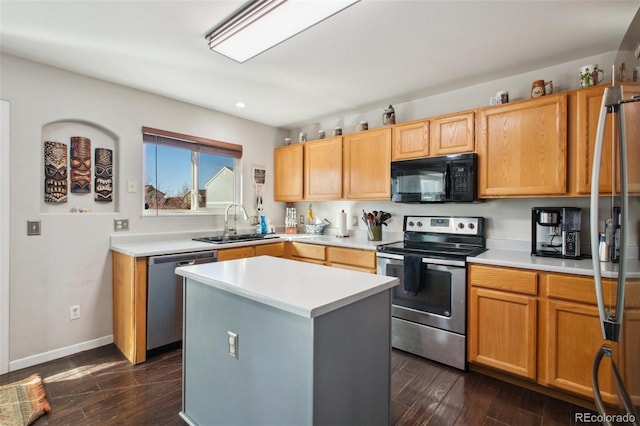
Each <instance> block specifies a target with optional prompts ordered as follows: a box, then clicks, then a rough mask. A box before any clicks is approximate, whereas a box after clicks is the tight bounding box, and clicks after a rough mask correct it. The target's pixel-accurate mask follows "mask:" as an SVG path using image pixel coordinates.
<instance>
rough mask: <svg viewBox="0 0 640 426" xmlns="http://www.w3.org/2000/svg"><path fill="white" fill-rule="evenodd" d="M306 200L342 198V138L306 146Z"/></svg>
mask: <svg viewBox="0 0 640 426" xmlns="http://www.w3.org/2000/svg"><path fill="white" fill-rule="evenodd" d="M304 198H305V200H335V199H340V198H342V137H335V138H329V139H322V140H319V141H315V142H308V143H305V144H304Z"/></svg>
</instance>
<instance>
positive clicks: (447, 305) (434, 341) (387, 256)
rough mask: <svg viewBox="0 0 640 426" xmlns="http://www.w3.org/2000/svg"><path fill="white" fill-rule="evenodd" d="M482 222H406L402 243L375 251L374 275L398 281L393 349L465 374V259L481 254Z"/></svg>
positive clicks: (414, 218)
mask: <svg viewBox="0 0 640 426" xmlns="http://www.w3.org/2000/svg"><path fill="white" fill-rule="evenodd" d="M483 222H484V219H483V218H482V217H442V216H437V217H436V216H405V218H404V225H403V230H404V240H403V241H400V242H396V243H390V244H383V245H380V246H378V252H377V258H378V274H382V275H389V276H393V277H398V278H399V279H400V285H398V286H396V287H394V290H393V301H392V308H391V315H392V318H391V329H392V339H391V341H392V345H393V347H395V348H398V349H401V350H403V351H407V352H411V353H414V354H416V355H420V356H423V357H425V358H429V359H432V360H434V361H438V362H441V363H443V364H447V365H451V366H453V367H456V368H459V369H462V370H466V368H467V356H466V350H467V339H466V334H467V332H466V331H467V327H466V298H467V282H466V266H467V263H466V258H467V256H475V255H477V254H480V253H482V252H483V251H485V250H486V249H485V241H484V236H483Z"/></svg>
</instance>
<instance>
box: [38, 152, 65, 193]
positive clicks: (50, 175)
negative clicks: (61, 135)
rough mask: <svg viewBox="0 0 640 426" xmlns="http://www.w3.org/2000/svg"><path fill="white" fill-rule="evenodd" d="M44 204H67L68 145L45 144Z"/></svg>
mask: <svg viewBox="0 0 640 426" xmlns="http://www.w3.org/2000/svg"><path fill="white" fill-rule="evenodd" d="M44 202H45V203H66V202H67V145H66V144H64V143H62V142H51V141H45V143H44Z"/></svg>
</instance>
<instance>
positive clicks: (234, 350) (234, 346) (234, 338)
mask: <svg viewBox="0 0 640 426" xmlns="http://www.w3.org/2000/svg"><path fill="white" fill-rule="evenodd" d="M227 339H228V343H229V356H232V357H233V358H235V359H238V334H237V333H234V332H233V331H227Z"/></svg>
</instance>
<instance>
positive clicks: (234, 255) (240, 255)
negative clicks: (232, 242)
mask: <svg viewBox="0 0 640 426" xmlns="http://www.w3.org/2000/svg"><path fill="white" fill-rule="evenodd" d="M254 253H255V250H254V248H253V246H246V247H234V248H228V249H224V250H218V262H222V261H225V260H233V259H244V258H245V257H252V256H253V254H254Z"/></svg>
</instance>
